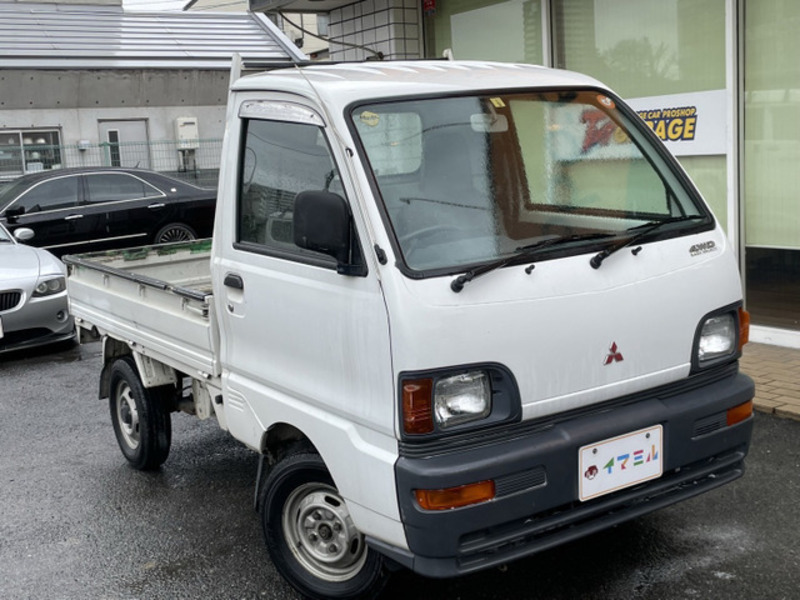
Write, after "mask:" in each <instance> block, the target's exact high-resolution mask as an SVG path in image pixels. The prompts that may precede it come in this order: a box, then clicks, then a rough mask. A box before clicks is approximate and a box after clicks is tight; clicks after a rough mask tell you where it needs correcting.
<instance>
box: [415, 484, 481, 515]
mask: <svg viewBox="0 0 800 600" xmlns="http://www.w3.org/2000/svg"><path fill="white" fill-rule="evenodd" d="M414 494H415V495H416V497H417V503H418V504H419V505H420V506H421V507H422V508H424V509H425V510H450V509H451V508H460V507H462V506H469V505H471V504H480V503H481V502H488V501H489V500H492V499H494V494H495V491H494V481H492V480H487V481H479V482H478V483H470V484H467V485H460V486H458V487H452V488H445V489H443V490H414Z"/></svg>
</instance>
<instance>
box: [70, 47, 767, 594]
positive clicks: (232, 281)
mask: <svg viewBox="0 0 800 600" xmlns="http://www.w3.org/2000/svg"><path fill="white" fill-rule="evenodd" d="M65 262H67V263H68V266H69V275H68V289H69V295H70V301H71V311H72V313H73V315H74V316H75V319H76V321H77V323H78V324H79V326H80V327H81V329H82V330H84V331H83V333H84V334H87V333H91V334H93V335H95V336H100V337H101V338H102V357H103V363H104V367H103V370H102V373H101V375H100V398H101V399H108V402H109V405H110V412H111V420H112V423H113V427H114V430H115V432H116V437H117V440H118V442H119V445H120V447H121V449H122V452H123V454H124V456H125V458H126V459H127V460H128V461H129V462H130V463H131V464H132V465H133V467H135V468H137V469H156V468H159V467H160V465H161V464H162V463H163V462H164V461H165V460H166V458H167V455H168V453H169V450H170V443H171V424H170V423H171V421H170V418H171V413H172V412H174V411H179V410H182V411H185V412H188V413H190V414H194V415H197V416H198V417H200V418H201V419H205V418H209V417H214V418H216V420H217V422H218V423H219V426H220V427H221V428H222V429H224V430H226V431H228V432H230V434H231V435H232V436H233V437H234V438H235V439H237V440H239V441H240V442H241V443H243V444H245V445H246V446H247V447H249V448H251V449H252V450H254V451H255V452H257V453H259V454H260V457H261V460H260V462H259V469H258V475H257V481H256V509H257V510H258V512H259V515H260V520H261V523H262V526H263V532H264V537H265V541H266V545H267V548H268V551H269V555H270V557H271V558H272V560H273V561H274V564H275V566H276V568H277V569H278V570H279V571H280V573H281V574H282V575H283V576H284V577H285V578H286V579H287V580H288V581H289V582H290V583H291V584H292V585H293V586H294V587H295V588H296V589H297V590H299V591H300V592H301V593H302V594H304V595H305V596H307V597H310V598H317V599H322V598H338V599H355V598H374V597H376V596H377V595H378V594H379V593H380V591H381V589H382V587H383V586H384V584H385V582H386V580H387V577H388V576H389V574H390V573H391V571H392V570H393V569H395V568H398V567H404V568H408V569H412V570H413V571H415V572H417V573H420V574H423V575H426V576H431V577H450V576H456V575H460V574H465V573H471V572H474V571H477V570H480V569H485V568H488V567H491V566H501V565H503V564H505V563H507V562H509V561H512V560H515V559H519V558H520V557H524V556H528V555H530V554H532V553H535V552H538V551H542V550H544V549H547V548H551V547H553V546H555V545H557V544H561V543H564V542H567V541H570V540H575V539H577V538H580V537H581V536H586V535H588V534H591V533H593V532H596V531H599V530H601V529H604V528H608V527H611V526H614V525H616V524H618V523H621V522H623V521H626V520H628V519H632V518H635V517H638V516H640V515H644V514H646V513H649V512H651V511H654V510H657V509H659V508H661V507H664V506H667V505H670V504H672V503H675V502H679V501H681V500H684V499H687V498H691V497H694V496H697V495H698V494H701V493H703V492H706V491H709V490H712V489H714V488H717V487H719V486H721V485H724V484H726V483H729V482H731V481H733V480H735V479H737V478H738V477H740V476H741V475H742V474H743V472H744V459H745V456H746V454H747V451H748V448H749V443H750V438H751V433H752V427H753V417H752V414H753V413H752V410H753V404H752V399H753V396H754V386H753V382H752V381H751V380H750V379H749V378H748V377H747V376H746V375H744V374H742V373H740V372H739V367H738V359H739V358H740V356H741V348H742V345H743V344H744V343H746V341H747V336H748V327H749V317H748V315H747V313H746V312H745V311H744V310H743V308H742V291H741V283H740V279H739V273H738V269H737V262H736V258H735V254H734V251H733V249H732V247H731V245H730V244H729V242H728V240H727V238H726V235H725V233H724V231H723V230H722V228H721V227H720V225H719V223H718V222H717V221H716V220H715V218H714V216H713V215H712V213H711V212H710V210H709V208H708V207H707V206H706V204H705V203H704V201H703V200H702V198H701V197H700V195H699V193H698V191H697V190H696V189H695V187H694V185H693V184H692V183H691V181H690V179H689V178H688V177H687V175H686V174H685V173H684V171H683V170H682V169H681V168H680V166H679V165H678V163H677V162H676V161H675V159H674V158H673V157H672V156H671V155H670V153H669V152H668V150H667V149H666V148H665V145H664V144H663V143H662V142H661V141H660V140H659V139H658V138H657V137H656V135H655V134H654V132H652V131H651V130H650V129H649V128H648V127H647V125H646V124H645V123H644V121H642V120H641V119H640V118H639V117H638V116H637V114H636V113H635V112H634V111H632V110H631V109H630V108H629V107H628V106H627V105H626V104H625V103H624V102H623V101H622V100H621V99H620V98H619V97H618V96H617V95H615V94H614V93H613V92H612V91H611V90H609V89H608V88H607V87H605V86H604V85H602V84H601V83H599V82H598V81H595V80H594V79H591V78H589V77H586V76H583V75H579V74H575V73H570V72H566V71H557V70H550V69H546V68H543V67H536V66H530V65H523V64H503V63H488V62H458V61H404V62H386V63H379V62H366V63H349V64H328V65H297V66H295V67H290V68H284V69H277V70H271V71H268V72H263V73H258V74H253V75H247V76H244V77H240V78H237V79H236V80H235V81H234V82H233V83H232V87H231V92H230V99H229V104H228V107H227V124H226V132H225V138H224V142H223V149H222V162H221V170H220V174H219V194H218V200H217V212H216V220H215V229H214V237H213V239H212V240H210V241H209V240H200V241H194V242H188V243H183V244H174V245H164V246H151V247H143V248H136V249H129V250H120V251H113V252H106V253H93V254H86V255H80V256H72V257H67V258H66V259H65Z"/></svg>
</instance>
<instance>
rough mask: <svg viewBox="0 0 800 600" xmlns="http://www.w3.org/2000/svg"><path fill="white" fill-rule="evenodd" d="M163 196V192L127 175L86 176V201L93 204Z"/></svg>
mask: <svg viewBox="0 0 800 600" xmlns="http://www.w3.org/2000/svg"><path fill="white" fill-rule="evenodd" d="M161 195H162V194H161V192H160V191H159V190H157V189H156V188H154V187H153V186H152V185H150V184H149V183H147V182H145V181H143V180H141V179H139V178H138V177H134V176H132V175H126V174H125V173H103V174H99V173H98V174H95V175H87V176H86V199H87V202H89V203H91V204H96V203H98V202H118V201H120V200H136V199H139V198H152V197H154V196H161Z"/></svg>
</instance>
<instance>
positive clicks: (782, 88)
mask: <svg viewBox="0 0 800 600" xmlns="http://www.w3.org/2000/svg"><path fill="white" fill-rule="evenodd" d="M798 28H800V3H798V2H796V0H759V1H758V2H752V1H751V2H747V3H746V4H745V36H744V40H745V41H744V44H745V53H744V54H745V64H744V76H745V77H744V79H745V115H744V116H745V126H744V169H745V171H744V200H745V245H746V249H745V263H746V267H747V269H746V284H747V305H748V309H749V310H750V312H751V314H752V319H753V323H754V324H757V325H766V326H772V327H780V328H787V329H794V330H798V329H800V200H799V199H798V196H797V190H798V189H800V169H798V165H800V71H798V69H797V56H798V55H799V54H800V38H798V36H797V31H798Z"/></svg>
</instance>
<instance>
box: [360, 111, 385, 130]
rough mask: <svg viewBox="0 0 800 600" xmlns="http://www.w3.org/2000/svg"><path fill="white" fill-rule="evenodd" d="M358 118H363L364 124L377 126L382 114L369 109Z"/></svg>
mask: <svg viewBox="0 0 800 600" xmlns="http://www.w3.org/2000/svg"><path fill="white" fill-rule="evenodd" d="M358 118H359V119H361V122H362V123H364V125H367V126H369V127H377V126H378V123H380V121H381V117H380V115H378V114H376V113H374V112H372V111H369V110H365V111H364V112H362V113H361V114H360V115H359V117H358Z"/></svg>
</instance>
